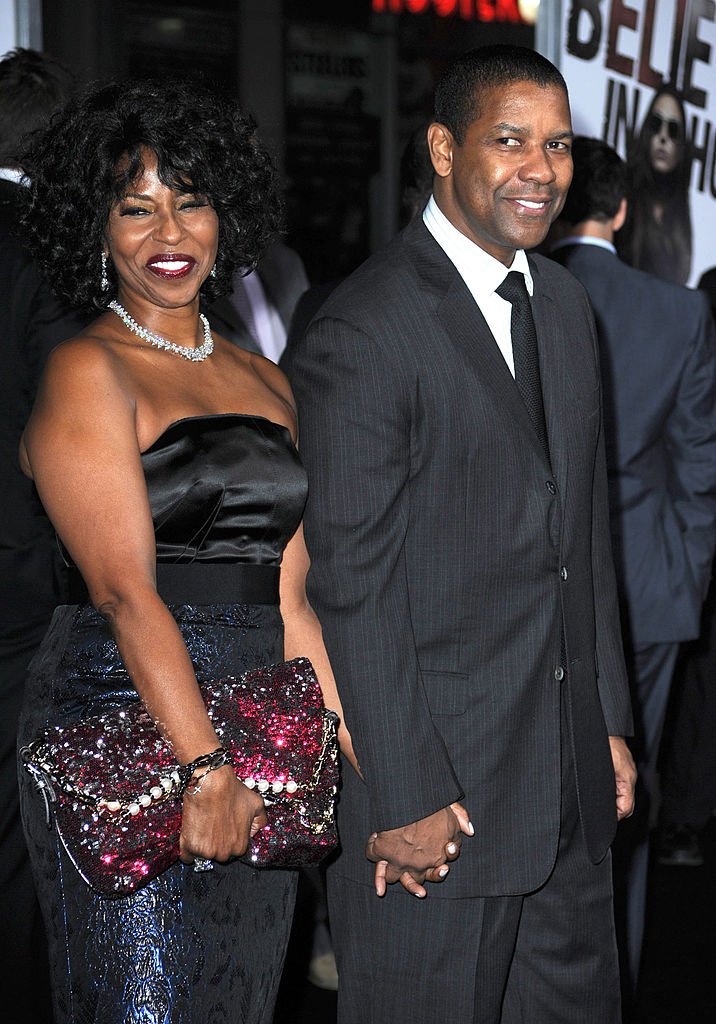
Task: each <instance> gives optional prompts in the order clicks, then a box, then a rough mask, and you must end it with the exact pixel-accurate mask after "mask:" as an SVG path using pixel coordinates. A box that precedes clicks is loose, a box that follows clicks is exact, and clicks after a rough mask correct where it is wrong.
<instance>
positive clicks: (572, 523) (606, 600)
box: [289, 220, 631, 897]
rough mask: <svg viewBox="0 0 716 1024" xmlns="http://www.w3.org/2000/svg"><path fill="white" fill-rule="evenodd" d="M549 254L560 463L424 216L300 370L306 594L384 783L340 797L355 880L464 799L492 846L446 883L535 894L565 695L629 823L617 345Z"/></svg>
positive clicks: (378, 780) (542, 325)
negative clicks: (385, 845) (606, 391)
mask: <svg viewBox="0 0 716 1024" xmlns="http://www.w3.org/2000/svg"><path fill="white" fill-rule="evenodd" d="M531 265H532V270H533V274H534V281H535V296H534V301H533V306H534V313H535V320H536V325H537V330H538V334H539V343H540V359H541V364H542V380H543V390H544V400H545V408H546V417H547V427H548V431H549V437H550V445H551V454H552V464H553V465H552V467H550V465H549V463H548V462H547V460H546V458H545V456H544V455H543V453H542V452H541V450H540V445H539V442H538V440H537V437H536V435H535V433H534V430H533V428H532V425H531V422H530V420H529V418H528V414H527V411H526V409H525V407H524V405H523V404H522V401H521V399H520V397H519V393H518V391H517V388H516V385H515V383H514V380H513V379H512V376H511V375H510V372H509V370H508V368H507V366H506V364H505V362H504V360H503V358H502V356H501V354H500V352H499V350H498V348H497V345H496V343H495V341H494V339H493V337H492V335H491V333H490V331H489V329H488V327H487V325H486V323H485V321H484V319H483V318H482V315H481V314H480V312H479V310H478V308H477V307H476V304H475V302H474V300H473V299H472V297H471V296H470V293H469V292H468V290H467V288H466V286H465V284H464V283H463V281H462V279H461V278H460V276H459V275H458V273H457V271H456V270H455V268H454V266H453V264H452V263H451V262H450V261H449V260H448V259H447V257H446V256H445V254H444V253H443V251H442V249H441V248H440V247H439V246H438V245H437V243H436V242H435V241H434V239H433V238H432V236H431V235H430V234H429V232H428V231H427V229H426V228H425V226H424V224H423V223H422V221H421V220H417V221H416V222H414V223H413V224H411V225H410V226H409V227H408V228H406V230H405V231H404V232H402V234H400V235H399V236H397V238H396V239H395V240H394V241H393V242H392V243H391V244H390V245H388V246H387V247H386V248H385V249H384V250H382V251H381V252H380V253H378V254H376V255H375V256H374V257H372V258H371V259H370V260H368V262H367V263H366V264H364V265H363V266H362V267H361V268H360V269H359V270H358V271H357V272H356V273H355V274H354V275H352V276H351V277H350V278H349V279H348V280H347V281H346V282H345V283H344V284H343V285H341V286H340V287H339V288H338V289H337V290H336V291H335V292H334V293H333V295H332V296H331V297H330V298H329V300H328V301H327V303H326V304H325V305H324V306H323V307H322V309H321V311H320V313H319V314H318V316H317V318H316V319H315V320H314V321H313V323H312V325H311V327H310V328H309V330H308V332H307V334H306V336H305V337H304V339H303V340H302V341H301V342H300V343H299V344H298V345H297V347H296V350H295V353H294V354H293V356H292V359H291V362H290V366H289V373H290V377H291V381H292V384H293V387H294V389H295V392H296V395H297V398H298V403H299V415H300V436H301V451H302V455H303V458H304V461H305V463H306V466H307V468H308V473H309V483H310V493H309V501H308V507H307V510H306V517H305V528H306V538H307V542H308V547H309V552H310V555H311V558H312V568H311V571H310V575H309V596H310V598H311V601H312V603H313V605H314V607H315V609H316V611H317V613H318V615H319V618H320V620H321V623H322V626H323V630H324V636H325V640H326V646H327V649H328V652H329V655H330V657H331V661H332V664H333V667H334V670H335V674H336V679H337V682H338V687H339V690H340V693H341V696H342V700H343V704H344V710H345V715H346V720H347V724H348V727H349V728H350V730H351V732H352V734H353V739H354V743H355V747H356V751H357V754H358V758H359V760H360V763H361V766H362V768H363V772H364V774H365V780H366V781H365V784H363V783H362V782H360V781H359V780H358V779H357V777H356V776H355V775H354V774H353V773H352V772H351V770H350V769H346V771H345V773H344V775H345V781H344V786H343V793H342V798H341V802H340V807H339V826H340V829H341V837H342V843H343V853H342V855H341V857H340V858H339V860H338V863H337V865H336V867H335V869H334V870H337V871H339V872H342V873H346V874H349V875H350V876H352V877H354V878H356V879H357V880H364V881H366V882H369V881H370V880H371V879H372V866H371V865H370V864H368V862H367V861H366V860H365V858H364V846H365V841H366V839H367V837H368V835H369V833H370V832H371V831H372V830H374V829H383V828H389V827H395V826H398V825H402V824H406V823H408V822H411V821H414V820H416V819H418V818H420V817H422V816H424V815H427V814H429V813H431V812H433V811H435V810H437V809H438V808H440V807H443V806H445V805H446V804H449V803H450V802H451V801H453V800H456V799H458V798H460V797H463V796H464V802H465V804H466V806H467V807H468V809H469V811H470V813H471V816H472V820H473V822H474V825H475V829H476V838H474V839H472V840H468V841H466V842H465V843H464V844H463V852H462V854H461V857H460V861H459V862H458V864H457V865H456V867H455V868H454V869H453V871H452V872H451V874H450V878H449V880H448V881H447V883H446V884H444V885H442V886H435V887H434V888H431V895H432V894H433V893H434V894H435V895H436V896H440V897H457V896H476V895H500V894H507V893H519V892H525V891H529V890H532V889H534V888H536V887H538V886H539V885H540V884H541V882H542V881H543V880H544V879H545V878H546V876H547V875H548V873H549V871H550V869H551V866H552V864H553V862H554V858H555V855H556V850H557V839H558V832H559V818H560V691H561V690H563V691H564V693H565V696H566V699H567V703H568V708H569V715H570V720H571V733H572V736H571V739H572V742H573V745H574V754H575V759H576V765H577V777H578V779H577V781H578V793H579V801H580V810H581V816H582V823H583V829H584V834H585V837H586V840H587V844H588V848H589V851H590V854H591V856H592V858H593V859H594V860H595V861H596V860H597V859H599V858H601V857H602V856H603V855H604V854H605V852H606V850H607V848H608V846H609V843H610V842H611V840H612V838H613V835H614V830H615V825H616V810H615V785H614V774H613V769H612V764H611V758H610V752H609V745H608V739H607V736H608V734H624V733H625V732H628V731H629V729H630V724H631V723H630V714H629V704H628V696H627V687H626V680H625V673H624V667H623V661H622V653H621V640H620V634H619V625H618V613H617V602H616V596H615V586H614V576H613V568H612V560H611V553H610V545H609V531H608V522H607V495H606V478H605V468H604V452H603V444H602V439H601V415H600V387H599V375H598V357H597V347H596V340H595V334H594V329H593V322H592V318H591V314H590V312H589V307H588V303H587V300H586V296H585V294H584V291H583V289H582V288H581V286H580V285H579V284H578V283H577V282H576V281H575V280H574V279H573V278H572V277H571V276H570V275H569V274H567V273H566V272H565V271H564V270H563V269H562V268H561V267H559V266H557V265H555V264H554V263H552V262H551V261H549V260H544V259H542V258H540V257H535V258H534V259H533V260H532V264H531ZM562 567H564V568H566V573H565V572H562V573H561V574H560V570H561V569H562ZM563 576H564V577H566V578H564V579H563V578H562V577H563ZM562 615H563V616H564V629H565V638H566V651H567V660H568V673H567V675H566V678H565V680H564V681H563V682H560V681H559V680H558V679H557V678H556V673H555V669H556V668H557V666H558V665H559V663H560V637H561V625H560V623H561V618H562ZM557 675H558V673H557Z"/></svg>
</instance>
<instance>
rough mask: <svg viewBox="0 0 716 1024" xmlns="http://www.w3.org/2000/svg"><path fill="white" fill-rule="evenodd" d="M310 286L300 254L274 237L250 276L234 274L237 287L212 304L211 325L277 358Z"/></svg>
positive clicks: (250, 348) (236, 341)
mask: <svg viewBox="0 0 716 1024" xmlns="http://www.w3.org/2000/svg"><path fill="white" fill-rule="evenodd" d="M307 288H308V278H307V277H306V270H305V267H304V266H303V261H302V260H301V257H300V256H299V255H298V253H297V252H295V251H294V250H293V249H289V247H288V246H287V245H284V244H283V242H274V243H273V244H272V245H270V246H269V248H268V249H267V250H266V253H265V255H264V256H263V257H262V258H261V260H259V264H258V266H257V268H256V270H254V271H252V272H251V273H250V274H249V275H248V276H247V277H244V276H242V275H241V274H235V275H234V278H233V289H232V291H230V292H229V293H228V295H222V296H221V297H220V298H218V299H215V300H214V301H213V302H212V304H211V306H210V307H209V309H208V311H207V312H208V315H209V321H210V323H211V326H212V330H215V331H216V332H217V333H219V334H221V335H222V337H224V338H226V339H227V340H228V341H232V342H233V343H234V344H235V345H238V346H239V347H240V348H245V349H247V350H248V351H249V352H259V353H260V354H261V355H264V356H266V358H267V359H271V360H272V361H273V362H274V363H277V362H278V361H279V359H280V357H281V355H282V354H283V350H284V348H285V347H286V337H287V334H288V330H289V327H290V324H291V317H292V316H293V313H294V310H295V308H296V304H297V303H298V300H299V299H300V298H301V296H302V295H303V293H304V292H305V291H306V289H307Z"/></svg>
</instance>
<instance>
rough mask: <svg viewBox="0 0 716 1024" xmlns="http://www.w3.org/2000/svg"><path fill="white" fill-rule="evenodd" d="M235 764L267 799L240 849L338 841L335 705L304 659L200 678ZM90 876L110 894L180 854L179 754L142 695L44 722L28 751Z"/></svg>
mask: <svg viewBox="0 0 716 1024" xmlns="http://www.w3.org/2000/svg"><path fill="white" fill-rule="evenodd" d="M201 691H202V695H203V697H204V702H205V704H206V707H207V711H208V713H209V717H210V718H211V720H212V723H213V725H214V728H215V729H216V732H217V735H218V736H219V740H220V742H221V744H222V746H224V747H225V748H226V749H227V751H228V752H229V755H230V761H231V764H232V766H233V768H234V771H235V772H236V775H237V777H238V778H239V779H241V780H242V781H243V782H244V784H245V785H246V786H248V787H249V788H252V789H253V788H255V789H256V790H257V791H258V792H259V793H261V795H262V796H263V797H264V801H265V803H266V805H267V808H268V810H267V815H268V824H267V825H266V826H265V827H264V828H263V829H262V830H261V831H260V832H258V833H257V834H256V835H255V836H254V837H253V838H252V839H251V843H250V846H249V850H248V852H247V854H246V855H245V856H244V857H243V858H242V859H243V860H245V861H247V862H248V863H250V864H253V865H255V866H257V867H295V866H299V865H306V864H316V863H318V862H319V861H321V860H322V859H323V858H324V857H325V856H326V855H327V854H328V853H330V852H331V850H333V849H334V847H335V846H336V844H337V835H336V828H335V821H334V815H333V809H334V802H335V797H336V792H337V788H338V770H339V769H338V745H337V740H336V726H337V716H336V715H335V714H334V713H333V712H332V711H327V710H326V708H325V707H324V705H323V698H322V695H321V690H320V687H319V685H318V680H317V679H316V676H315V673H314V670H313V667H312V665H311V663H310V661H308V660H307V659H306V658H296V659H294V660H293V661H286V662H282V663H281V664H278V665H272V666H270V667H268V668H261V669H257V670H255V671H252V672H247V673H245V674H244V675H242V676H241V677H239V678H233V677H229V678H226V679H221V680H217V681H209V682H205V683H202V684H201ZM22 756H23V759H24V762H25V767H26V769H27V770H28V771H29V772H30V773H31V774H32V776H33V777H34V779H35V781H36V784H37V787H38V789H39V790H40V792H41V793H42V795H43V796H44V797H45V801H46V805H47V811H48V825H50V824H51V818H50V813H49V812H50V805H51V804H52V805H54V816H55V822H56V825H57V829H58V832H59V835H60V838H61V839H62V842H63V845H64V846H65V849H66V850H67V853H68V854H69V856H70V858H71V860H72V861H73V863H74V864H75V866H76V868H77V870H78V871H79V873H80V874H81V876H82V877H83V878H84V880H85V881H86V882H87V883H88V884H89V885H90V886H92V888H93V889H95V890H97V891H98V892H100V893H102V894H103V895H105V896H126V895H127V894H129V893H132V892H136V891H137V890H138V889H141V888H142V887H143V886H145V885H147V884H148V883H149V882H150V881H151V880H152V879H153V878H155V877H156V876H157V875H159V874H161V872H162V871H165V870H166V869H167V868H168V867H170V866H171V865H172V864H174V863H175V862H176V861H177V860H178V857H179V831H180V828H181V813H182V803H181V795H180V776H179V772H178V767H179V766H178V765H177V763H176V760H175V758H174V757H173V755H172V751H171V748H170V747H169V746H168V745H167V743H166V742H165V741H164V740H163V739H162V737H161V736H160V734H159V732H158V730H157V728H156V726H155V724H154V721H153V720H152V718H151V717H150V715H149V714H148V712H147V711H146V710H145V708H144V705H143V704H142V703H141V702H140V701H134V702H132V703H131V704H128V705H125V706H124V707H122V708H120V709H115V710H113V711H109V712H107V713H105V714H102V715H96V716H94V717H91V718H86V719H84V720H80V721H78V722H76V723H74V724H73V725H69V726H67V727H60V726H55V727H52V728H49V729H46V730H44V731H43V732H42V733H41V734H40V736H39V737H38V738H37V739H36V740H35V741H34V742H33V743H32V744H30V746H28V747H25V748H24V749H23V751H22Z"/></svg>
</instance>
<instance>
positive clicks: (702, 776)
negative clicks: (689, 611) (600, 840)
mask: <svg viewBox="0 0 716 1024" xmlns="http://www.w3.org/2000/svg"><path fill="white" fill-rule="evenodd" d="M715 568H716V567H715ZM673 689H674V696H675V698H676V700H677V704H676V717H675V720H674V721H673V725H672V733H671V744H670V745H669V747H668V748H667V751H666V758H665V759H664V766H663V770H662V779H661V782H662V788H661V821H662V824H664V825H667V824H673V825H684V824H685V825H690V826H691V827H692V828H693V829H694V830H695V831H696V832H700V831H701V829H702V828H704V827H705V826H706V824H707V822H708V820H709V818H710V817H711V815H712V814H714V813H715V812H716V581H714V582H712V583H711V586H710V588H709V593H708V596H707V598H706V601H705V603H704V608H703V614H702V616H701V635H700V636H699V638H698V640H694V641H692V642H691V643H688V644H684V646H683V647H682V648H681V652H680V654H679V660H678V662H677V665H676V670H675V675H674V684H673Z"/></svg>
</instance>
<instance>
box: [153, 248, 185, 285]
mask: <svg viewBox="0 0 716 1024" xmlns="http://www.w3.org/2000/svg"><path fill="white" fill-rule="evenodd" d="M195 266H196V260H195V259H194V257H193V256H187V255H185V253H183V252H162V253H157V255H156V256H152V257H151V258H150V259H148V260H147V262H146V268H147V270H148V271H149V272H150V274H154V275H155V276H156V277H161V278H164V280H166V281H176V280H178V279H179V278H181V277H186V275H187V274H190V273H191V271H192V270H193V269H194V267H195Z"/></svg>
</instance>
